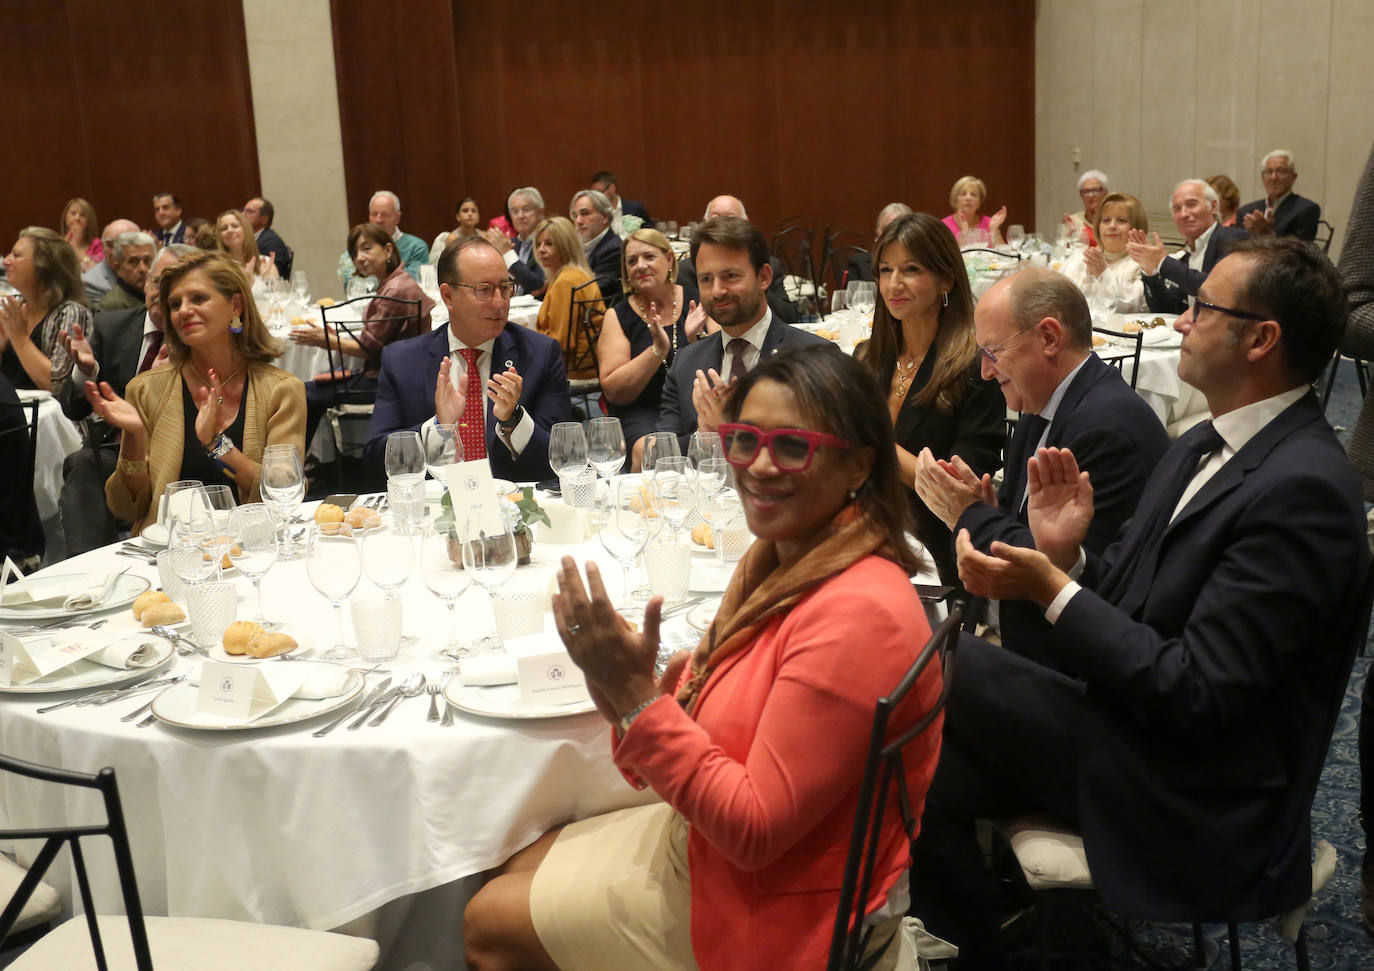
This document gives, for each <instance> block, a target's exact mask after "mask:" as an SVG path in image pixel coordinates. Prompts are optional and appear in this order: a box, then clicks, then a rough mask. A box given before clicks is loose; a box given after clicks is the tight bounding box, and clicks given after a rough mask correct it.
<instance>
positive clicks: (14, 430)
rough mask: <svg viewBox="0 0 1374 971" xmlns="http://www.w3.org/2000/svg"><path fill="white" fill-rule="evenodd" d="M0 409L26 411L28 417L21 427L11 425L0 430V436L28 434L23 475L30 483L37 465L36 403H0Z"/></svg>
mask: <svg viewBox="0 0 1374 971" xmlns="http://www.w3.org/2000/svg"><path fill="white" fill-rule="evenodd" d="M0 408H3V409H4V410H6V411H20V412H23V411H27V412H28V413H29V416H28V417H27V418H26V419H24V423H23V425H13V426H11V427H9V428H3V429H0V436H7V435H20V434H23V433H25V432H27V433H28V448H27V451H26V455H27V462H28V464H27V466H26V467H25V470H24V471H25V475H26V476H27V477H28V480H29V481H30V482H32V481H33V471H34V469H35V468H36V467H37V465H38V402H37V401H0Z"/></svg>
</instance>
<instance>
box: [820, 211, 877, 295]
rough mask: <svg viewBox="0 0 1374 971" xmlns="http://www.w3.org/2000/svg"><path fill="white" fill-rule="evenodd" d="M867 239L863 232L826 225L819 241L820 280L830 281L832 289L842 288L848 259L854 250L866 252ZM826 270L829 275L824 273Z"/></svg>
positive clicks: (851, 256)
mask: <svg viewBox="0 0 1374 971" xmlns="http://www.w3.org/2000/svg"><path fill="white" fill-rule="evenodd" d="M867 241H868V240H867V238H866V237H865V236H864V234H863V233H860V232H856V231H855V230H852V229H834V228H833V227H830V226H827V227H826V229H825V236H824V237H823V239H822V242H821V266H820V273H819V277H820V279H821V280H822V281H827V280H828V281H829V282H830V284H831V287H832V291H833V290H843V289H844V286H845V284H844V275H845V271H846V270H848V269H849V261H850V259H852V258H853V256H854V253H855V251H856V250H858V251H861V252H863V253H867V252H868V247H867V246H865V245H864V244H865V243H866V242H867ZM827 272H828V273H829V276H827V275H826V274H827Z"/></svg>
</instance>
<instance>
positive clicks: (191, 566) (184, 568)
mask: <svg viewBox="0 0 1374 971" xmlns="http://www.w3.org/2000/svg"><path fill="white" fill-rule="evenodd" d="M178 505H179V507H180V508H179V509H178V512H177V514H176V515H175V516H173V517H172V518H170V519H169V520H168V521H167V551H168V552H169V553H170V554H171V556H170V557H169V558H170V560H171V562H172V572H173V573H175V574H176V575H177V576H178V577H179V578H180V579H181V581H182V582H183V583H200V582H201V581H203V580H208V579H209V578H210V575H211V574H212V573H214V572H215V570H216V568H217V567H218V565H219V564H218V563H216V562H215V559H214V557H213V556H211V555H210V554H209V553H207V552H206V547H207V545H208V544H210V543H211V542H212V537H213V535H214V529H215V523H214V519H213V517H211V515H210V510H209V507H208V506H207V505H206V504H205V494H204V493H203V492H202V491H201V490H200V489H199V488H197V489H196V490H194V492H192V494H191V495H189V496H188V497H187V498H186V500H185V501H184V502H182V503H179V504H178Z"/></svg>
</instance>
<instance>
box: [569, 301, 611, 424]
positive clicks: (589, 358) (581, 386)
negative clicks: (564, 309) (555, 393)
mask: <svg viewBox="0 0 1374 971" xmlns="http://www.w3.org/2000/svg"><path fill="white" fill-rule="evenodd" d="M595 283H596V281H595V280H588V281H587V282H586V283H584V284H582V285H581V286H580V287H573V291H572V301H571V302H570V303H569V305H568V329H567V332H566V334H565V335H564V338H563V363H564V364H565V365H566V366H567V369H568V374H569V378H568V390H569V392H570V394H571V397H572V398H573V400H580V401H581V402H582V407H583V410H585V411H587V412H588V414H590V412H591V401H592V398H593V397H594V396H595V395H597V394H598V393H599V392H600V391H601V378H600V377H599V376H597V377H590V378H585V377H584V378H574V377H571V375H573V374H576V373H578V372H587V371H591V372H592V373H593V374H596V373H597V368H598V367H599V362H598V361H597V357H596V342H597V340H599V339H600V337H601V321H602V319H603V318H604V317H605V316H606V301H605V300H603V299H602V298H601V290H600V289H599V288H598V289H597V290H596V291H595V296H592V291H590V290H587V288H588V287H591V286H593V285H594V284H595ZM583 290H587V292H586V293H585V294H582V295H579V291H583Z"/></svg>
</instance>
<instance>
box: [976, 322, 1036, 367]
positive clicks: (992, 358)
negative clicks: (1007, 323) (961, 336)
mask: <svg viewBox="0 0 1374 971" xmlns="http://www.w3.org/2000/svg"><path fill="white" fill-rule="evenodd" d="M1033 330H1035V328H1034V327H1027V328H1026V329H1025V330H1018V331H1017V332H1016V333H1014V334H1012V335H1011V336H1010V337H1008V338H1007V339H1006V340H1004V341H1003V342H1002V343H1000V344H998V345H997V346H996V347H979V348H978V353H979V354H981V355H983V356H984V357H985V358H987V359H988V363H989V364H996V363H997V352H998V351H1000V350H1002V349H1003V348H1005V347H1007V346H1008V345H1009V344H1011V342H1012V341H1014V340H1016V338H1018V337H1020V336H1021V335H1022V334H1029V333H1030V332H1031V331H1033Z"/></svg>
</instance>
